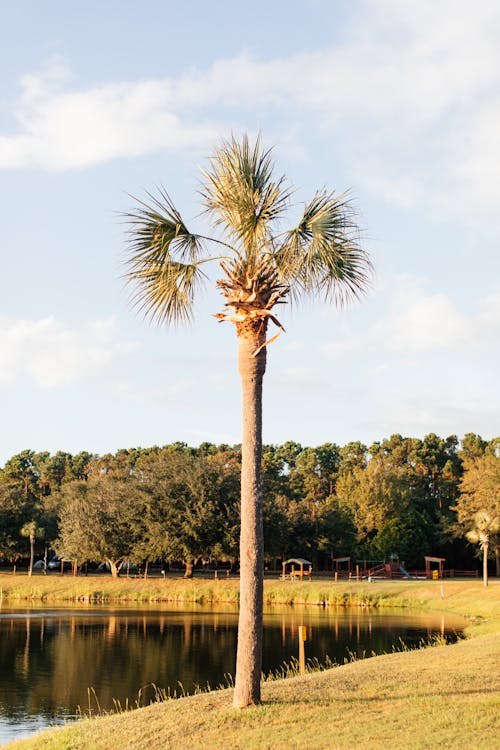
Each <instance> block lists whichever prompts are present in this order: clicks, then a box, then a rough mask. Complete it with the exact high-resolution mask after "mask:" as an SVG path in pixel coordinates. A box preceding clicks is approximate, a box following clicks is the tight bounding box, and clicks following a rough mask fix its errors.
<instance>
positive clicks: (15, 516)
mask: <svg viewBox="0 0 500 750" xmlns="http://www.w3.org/2000/svg"><path fill="white" fill-rule="evenodd" d="M24 503H25V495H24V492H23V488H22V486H21V484H20V483H19V482H12V481H11V482H7V481H5V480H2V479H0V557H3V558H6V559H7V560H15V559H16V558H17V557H19V556H20V555H21V554H22V550H21V547H20V545H19V531H20V529H21V526H22V525H23V523H24V521H25V518H24Z"/></svg>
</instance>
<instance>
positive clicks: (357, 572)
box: [356, 565, 359, 581]
mask: <svg viewBox="0 0 500 750" xmlns="http://www.w3.org/2000/svg"><path fill="white" fill-rule="evenodd" d="M356 580H357V581H359V565H356Z"/></svg>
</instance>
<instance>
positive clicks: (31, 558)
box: [28, 534, 35, 576]
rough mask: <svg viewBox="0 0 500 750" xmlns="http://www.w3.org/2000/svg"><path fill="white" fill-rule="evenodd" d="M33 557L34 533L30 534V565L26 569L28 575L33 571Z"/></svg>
mask: <svg viewBox="0 0 500 750" xmlns="http://www.w3.org/2000/svg"><path fill="white" fill-rule="evenodd" d="M34 559H35V535H34V534H30V566H29V570H28V575H29V576H30V575H31V574H32V573H33V561H34Z"/></svg>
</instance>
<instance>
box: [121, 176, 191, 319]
mask: <svg viewBox="0 0 500 750" xmlns="http://www.w3.org/2000/svg"><path fill="white" fill-rule="evenodd" d="M159 192H160V198H155V197H154V196H152V195H151V194H149V193H148V198H149V200H150V203H146V202H145V201H142V200H139V199H137V198H135V199H134V200H135V201H136V203H137V208H136V209H135V210H133V211H130V212H127V213H123V214H122V216H123V217H124V219H125V222H126V223H127V225H128V246H127V257H126V260H125V265H126V268H127V270H126V273H125V274H124V278H125V281H126V282H127V284H130V285H132V286H133V287H134V291H133V292H132V294H131V302H132V304H133V305H134V306H135V307H137V308H138V309H139V310H140V311H141V312H143V313H144V315H145V317H147V318H150V319H151V320H152V321H154V322H157V323H158V324H161V323H180V322H185V321H189V320H190V319H191V317H192V312H193V303H194V295H195V291H196V289H197V287H198V286H199V284H200V283H201V282H202V281H203V279H204V278H205V274H204V273H203V271H202V269H201V264H202V263H203V262H204V260H203V259H201V256H202V254H203V251H204V246H203V241H202V238H201V237H200V236H199V235H196V234H193V233H191V232H190V231H189V230H188V228H187V226H186V224H185V223H184V221H183V219H182V217H181V215H180V213H179V212H178V211H177V209H176V208H175V206H174V205H173V203H172V201H171V199H170V197H169V195H168V194H167V193H166V192H165V191H164V190H160V191H159Z"/></svg>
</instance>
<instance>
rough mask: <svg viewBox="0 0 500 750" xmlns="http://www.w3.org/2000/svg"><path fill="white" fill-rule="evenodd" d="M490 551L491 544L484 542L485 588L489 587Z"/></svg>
mask: <svg viewBox="0 0 500 750" xmlns="http://www.w3.org/2000/svg"><path fill="white" fill-rule="evenodd" d="M488 551H489V544H487V543H486V542H483V586H487V585H488Z"/></svg>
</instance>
